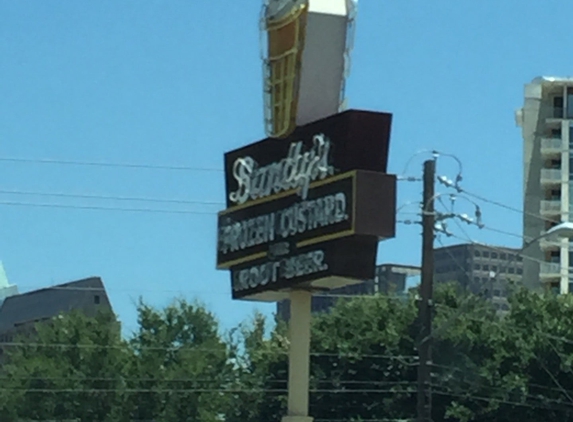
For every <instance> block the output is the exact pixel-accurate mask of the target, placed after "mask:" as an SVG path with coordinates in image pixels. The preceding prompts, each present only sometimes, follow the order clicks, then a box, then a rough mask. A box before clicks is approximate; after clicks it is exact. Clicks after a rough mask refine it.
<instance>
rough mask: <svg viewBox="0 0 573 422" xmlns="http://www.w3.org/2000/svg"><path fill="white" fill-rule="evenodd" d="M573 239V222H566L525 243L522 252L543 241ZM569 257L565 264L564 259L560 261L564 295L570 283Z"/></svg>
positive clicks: (561, 287)
mask: <svg viewBox="0 0 573 422" xmlns="http://www.w3.org/2000/svg"><path fill="white" fill-rule="evenodd" d="M547 238H550V239H571V238H573V222H570V221H565V222H562V223H559V224H557V225H555V226H553V227H551V228H550V229H549V230H547V231H546V232H545V233H543V234H542V235H540V236H537V237H536V238H534V239H532V240H530V241H529V242H527V243H525V244H524V245H523V247H522V248H521V251H522V252H523V251H524V250H526V249H527V248H529V247H530V246H531V245H533V244H534V243H537V242H538V241H540V240H541V239H547ZM569 265H570V263H569V257H566V258H565V262H563V259H561V261H560V267H561V268H560V278H561V281H560V283H559V284H560V287H559V290H560V292H561V293H562V294H563V293H567V292H568V285H567V283H568V281H569Z"/></svg>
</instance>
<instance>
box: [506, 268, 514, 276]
mask: <svg viewBox="0 0 573 422" xmlns="http://www.w3.org/2000/svg"><path fill="white" fill-rule="evenodd" d="M507 272H508V273H510V274H515V268H513V267H509V268H508V269H507Z"/></svg>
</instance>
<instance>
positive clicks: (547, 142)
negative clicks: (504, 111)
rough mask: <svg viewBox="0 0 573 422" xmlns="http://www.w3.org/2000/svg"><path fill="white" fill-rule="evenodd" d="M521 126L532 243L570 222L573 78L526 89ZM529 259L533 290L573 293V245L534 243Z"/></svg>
mask: <svg viewBox="0 0 573 422" xmlns="http://www.w3.org/2000/svg"><path fill="white" fill-rule="evenodd" d="M516 121H517V124H518V126H520V127H521V129H522V134H523V153H524V156H523V164H524V174H523V197H524V216H523V235H524V238H525V241H530V240H533V239H535V238H537V237H538V236H540V235H541V234H543V233H545V232H546V231H547V230H548V229H549V228H551V227H552V226H554V225H555V224H557V223H559V222H561V221H569V220H570V208H571V200H570V197H571V194H570V190H571V174H572V173H573V166H572V165H571V164H572V162H571V157H570V148H571V145H573V78H554V77H539V78H535V79H534V80H533V81H532V82H531V83H529V84H527V85H525V100H524V105H523V108H521V109H520V110H518V111H517V112H516ZM524 255H525V256H526V259H525V261H524V263H523V264H524V268H523V270H524V277H523V282H524V284H525V285H526V286H527V287H530V288H539V287H544V288H547V289H551V290H554V291H556V292H559V293H562V294H564V293H568V292H569V290H570V287H569V266H570V265H571V264H570V261H571V254H570V247H569V240H568V239H559V240H550V239H545V240H541V241H539V242H534V243H533V244H532V245H531V246H529V247H528V248H527V249H525V251H524Z"/></svg>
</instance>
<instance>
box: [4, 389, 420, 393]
mask: <svg viewBox="0 0 573 422" xmlns="http://www.w3.org/2000/svg"><path fill="white" fill-rule="evenodd" d="M0 391H21V392H25V393H49V394H51V393H78V394H98V393H116V392H120V393H122V394H138V393H156V394H165V393H217V394H240V393H248V394H264V393H287V392H288V390H287V389H286V388H285V389H283V388H279V389H230V388H224V389H221V388H219V389H214V388H187V389H185V388H181V389H175V388H168V389H155V388H153V389H145V388H132V389H130V388H101V389H100V388H92V389H76V388H60V389H56V388H54V389H51V388H0ZM309 391H310V392H311V393H332V394H356V393H361V394H388V393H394V394H406V393H408V394H411V393H415V392H416V390H415V389H404V390H396V389H393V388H391V389H377V388H376V389H356V390H354V389H353V390H347V389H319V388H311V389H310V390H309Z"/></svg>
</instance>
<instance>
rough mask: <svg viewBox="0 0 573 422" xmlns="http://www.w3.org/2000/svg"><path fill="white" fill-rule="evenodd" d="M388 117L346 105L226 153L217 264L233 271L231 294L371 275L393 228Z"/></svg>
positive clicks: (275, 291)
mask: <svg viewBox="0 0 573 422" xmlns="http://www.w3.org/2000/svg"><path fill="white" fill-rule="evenodd" d="M390 125H391V115H390V114H387V113H374V112H366V111H358V110H350V111H347V112H344V113H340V114H337V115H335V116H331V117H328V118H326V119H322V120H319V121H317V122H314V123H311V124H308V125H305V126H302V127H299V128H297V129H296V130H295V132H294V133H293V134H292V135H291V136H290V137H288V138H287V139H281V140H280V141H279V140H276V139H272V138H267V139H265V140H263V141H260V142H256V143H254V144H251V145H249V146H246V147H243V148H240V149H237V150H234V151H231V152H229V153H227V154H225V178H226V193H227V209H225V210H223V211H221V212H220V213H219V215H218V239H217V267H218V268H219V269H229V270H230V271H231V283H232V288H233V297H234V298H246V299H254V300H277V299H280V297H281V294H282V295H284V292H286V291H288V289H289V288H292V287H295V286H296V287H297V288H301V287H307V288H314V289H316V288H327V289H328V288H333V287H339V286H342V285H345V284H350V283H355V282H359V281H362V280H365V279H368V278H373V277H374V268H375V260H376V252H377V245H378V241H379V240H380V239H387V238H391V237H394V235H395V208H396V178H395V176H393V175H388V174H386V165H387V157H388V143H389V135H390Z"/></svg>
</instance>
